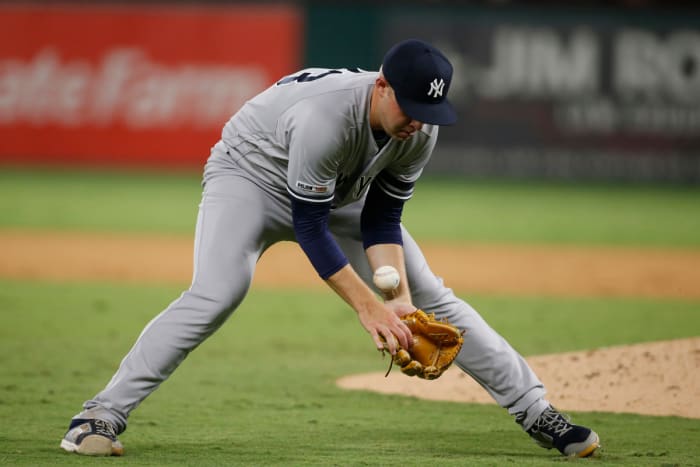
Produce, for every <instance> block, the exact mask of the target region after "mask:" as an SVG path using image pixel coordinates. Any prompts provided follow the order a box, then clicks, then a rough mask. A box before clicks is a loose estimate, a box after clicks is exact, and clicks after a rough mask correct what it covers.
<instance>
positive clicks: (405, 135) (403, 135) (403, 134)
mask: <svg viewBox="0 0 700 467" xmlns="http://www.w3.org/2000/svg"><path fill="white" fill-rule="evenodd" d="M392 136H393V138H394V139H398V140H399V141H406V140H407V139H409V138H410V137H411V136H413V133H409V132H408V131H397V132H396V133H394V134H393V135H392Z"/></svg>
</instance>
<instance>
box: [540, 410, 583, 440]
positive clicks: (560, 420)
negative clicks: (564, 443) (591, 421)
mask: <svg viewBox="0 0 700 467" xmlns="http://www.w3.org/2000/svg"><path fill="white" fill-rule="evenodd" d="M573 428H574V427H573V425H571V424H570V423H569V421H568V420H567V419H566V418H565V417H564V416H563V415H562V414H560V413H559V412H557V411H556V410H554V409H552V408H551V407H550V408H547V409H545V410H544V412H542V415H540V416H539V418H538V419H537V420H536V421H535V424H534V425H533V426H532V429H533V430H536V431H540V432H541V431H544V432H545V433H548V432H551V433H553V434H555V435H557V436H562V435H565V434H566V433H567V432H568V431H570V430H572V429H573Z"/></svg>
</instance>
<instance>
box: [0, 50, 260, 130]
mask: <svg viewBox="0 0 700 467" xmlns="http://www.w3.org/2000/svg"><path fill="white" fill-rule="evenodd" d="M268 81H269V79H268V77H267V76H266V75H265V72H264V70H263V69H262V68H258V67H255V66H234V65H228V64H227V65H223V64H222V65H202V64H182V65H177V66H172V65H163V64H159V63H156V62H154V61H152V60H150V59H149V57H148V56H147V55H146V53H145V52H144V51H143V50H141V49H136V48H114V49H111V50H108V51H106V52H105V54H104V55H103V57H102V59H101V60H100V61H99V62H98V63H93V62H90V61H88V60H79V59H78V60H70V61H67V60H64V59H62V58H61V56H60V55H59V53H58V52H57V51H56V50H55V49H53V48H45V49H43V50H41V51H39V52H38V53H37V54H36V55H35V56H34V57H32V58H30V59H29V60H20V59H6V60H2V61H0V124H6V125H11V124H18V123H29V124H32V125H37V126H40V125H59V126H64V127H77V126H85V125H88V126H97V127H105V126H110V125H114V124H122V125H125V126H127V127H128V128H132V129H147V128H148V129H152V128H172V127H181V126H190V127H194V128H206V127H211V126H221V125H223V124H224V123H225V122H226V121H227V120H228V119H229V118H230V117H231V115H232V114H233V113H235V112H236V111H237V110H238V109H239V108H240V107H241V106H242V105H243V104H244V103H245V101H246V100H247V99H249V98H251V97H252V96H254V95H255V94H257V93H258V92H260V91H262V90H263V89H264V87H265V86H266V85H267V84H269V83H268Z"/></svg>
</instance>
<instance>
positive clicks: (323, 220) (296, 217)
mask: <svg viewBox="0 0 700 467" xmlns="http://www.w3.org/2000/svg"><path fill="white" fill-rule="evenodd" d="M291 201H292V221H293V224H294V233H295V235H296V238H297V242H298V243H299V246H300V247H301V249H302V250H304V253H306V256H307V257H308V258H309V261H311V264H312V265H313V267H314V269H316V272H317V273H318V275H319V276H321V278H322V279H324V280H326V279H328V278H329V277H330V276H332V275H333V274H335V273H336V272H338V271H339V270H340V269H341V268H343V267H344V266H345V265H346V264H348V259H347V257H346V256H345V254H344V253H343V251H342V250H341V249H340V247H339V246H338V243H336V241H335V239H333V237H332V236H331V233H330V231H329V230H328V215H329V213H330V211H331V203H330V202H328V203H306V202H304V201H300V200H298V199H295V198H291Z"/></svg>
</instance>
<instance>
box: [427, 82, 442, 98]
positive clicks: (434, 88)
mask: <svg viewBox="0 0 700 467" xmlns="http://www.w3.org/2000/svg"><path fill="white" fill-rule="evenodd" d="M444 89H445V80H444V79H442V78H440V81H438V79H437V78H435V79H434V80H433V81H432V83H430V89H429V90H428V95H429V96H430V97H434V98H436V99H437V98H438V97H442V93H443V90H444Z"/></svg>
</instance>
